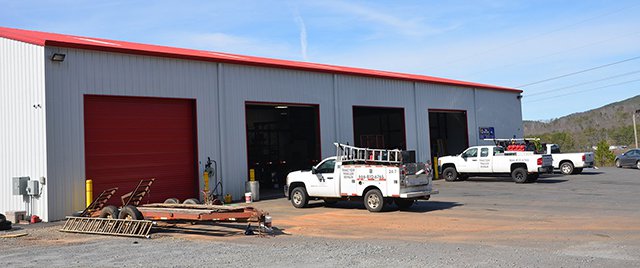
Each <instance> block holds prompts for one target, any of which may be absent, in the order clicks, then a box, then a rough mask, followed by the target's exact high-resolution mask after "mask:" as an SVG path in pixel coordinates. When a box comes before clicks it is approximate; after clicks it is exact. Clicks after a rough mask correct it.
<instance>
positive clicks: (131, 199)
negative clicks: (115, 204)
mask: <svg viewBox="0 0 640 268" xmlns="http://www.w3.org/2000/svg"><path fill="white" fill-rule="evenodd" d="M155 180H156V179H155V178H154V179H143V180H140V182H139V183H138V186H136V189H135V190H133V191H132V192H129V193H126V194H125V195H123V196H121V197H120V199H122V207H125V206H128V205H132V206H134V207H137V206H138V205H140V203H141V202H142V199H143V198H144V196H145V195H147V193H149V189H150V188H151V184H153V181H155Z"/></svg>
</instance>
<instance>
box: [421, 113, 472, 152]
mask: <svg viewBox="0 0 640 268" xmlns="http://www.w3.org/2000/svg"><path fill="white" fill-rule="evenodd" d="M429 135H430V137H431V141H430V142H431V158H433V157H440V156H445V155H453V154H459V153H461V152H462V151H464V149H467V147H469V131H468V129H467V112H466V111H443V110H429Z"/></svg>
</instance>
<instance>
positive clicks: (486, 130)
mask: <svg viewBox="0 0 640 268" xmlns="http://www.w3.org/2000/svg"><path fill="white" fill-rule="evenodd" d="M495 138H496V131H495V130H494V129H493V127H481V128H480V139H481V140H482V139H495Z"/></svg>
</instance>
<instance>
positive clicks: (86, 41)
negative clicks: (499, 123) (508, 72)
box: [0, 27, 522, 93]
mask: <svg viewBox="0 0 640 268" xmlns="http://www.w3.org/2000/svg"><path fill="white" fill-rule="evenodd" d="M0 37H4V38H8V39H13V40H17V41H22V42H25V43H30V44H34V45H39V46H57V47H68V48H80V49H88V50H98V51H107V52H116V53H127V54H136V55H146V56H157V57H168V58H177V59H187V60H198V61H210V62H223V63H234V64H241V65H253V66H264V67H275V68H285V69H295V70H304V71H314V72H324V73H334V74H349V75H358V76H368V77H379V78H388V79H398V80H406V81H417V82H429V83H437V84H446V85H455V86H463V87H474V88H483V89H493V90H502V91H511V92H517V93H522V90H519V89H515V88H507V87H499V86H493V85H486V84H480V83H473V82H465V81H459V80H453V79H446V78H439V77H432V76H426V75H415V74H404V73H396V72H387V71H377V70H370V69H362V68H353V67H343V66H336V65H328V64H318V63H310V62H300V61H289V60H278V59H270V58H261V57H253V56H244V55H236V54H229V53H222V52H213V51H204V50H194V49H184V48H176V47H166V46H156V45H148V44H141V43H131V42H125V41H115V40H109V39H102V38H91V37H81V36H73V35H64V34H56V33H47V32H38V31H30V30H22V29H14V28H5V27H0Z"/></svg>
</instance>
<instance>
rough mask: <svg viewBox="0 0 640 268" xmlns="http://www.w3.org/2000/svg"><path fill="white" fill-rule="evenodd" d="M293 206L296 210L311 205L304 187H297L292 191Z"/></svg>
mask: <svg viewBox="0 0 640 268" xmlns="http://www.w3.org/2000/svg"><path fill="white" fill-rule="evenodd" d="M291 204H293V206H294V207H296V208H304V207H306V206H307V204H309V195H308V194H307V190H306V189H305V188H304V187H296V188H295V189H293V191H291Z"/></svg>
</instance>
